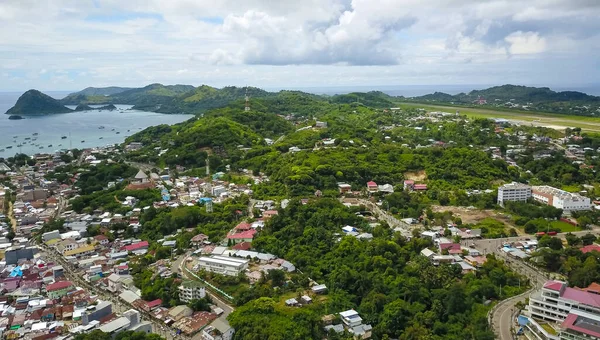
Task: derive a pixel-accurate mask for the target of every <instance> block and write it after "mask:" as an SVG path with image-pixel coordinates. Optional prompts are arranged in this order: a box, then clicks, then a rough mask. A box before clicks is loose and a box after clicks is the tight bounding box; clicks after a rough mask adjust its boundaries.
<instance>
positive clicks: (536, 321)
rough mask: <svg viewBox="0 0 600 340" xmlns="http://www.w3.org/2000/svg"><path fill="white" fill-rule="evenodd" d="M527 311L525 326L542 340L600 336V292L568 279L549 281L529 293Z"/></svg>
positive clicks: (581, 338) (577, 339)
mask: <svg viewBox="0 0 600 340" xmlns="http://www.w3.org/2000/svg"><path fill="white" fill-rule="evenodd" d="M524 314H525V317H526V318H527V319H528V323H527V324H526V326H525V327H526V329H527V330H528V331H530V332H531V333H532V334H534V335H535V336H536V337H537V338H540V339H549V340H559V339H560V340H583V339H586V340H590V339H600V295H598V294H595V293H593V292H591V291H588V290H583V289H579V288H571V287H568V286H567V283H565V282H561V281H548V282H546V283H545V284H544V286H543V287H542V289H541V291H537V292H534V293H532V294H531V295H530V296H529V305H528V306H527V309H526V311H525V312H524ZM549 328H553V329H554V330H555V332H548V329H549Z"/></svg>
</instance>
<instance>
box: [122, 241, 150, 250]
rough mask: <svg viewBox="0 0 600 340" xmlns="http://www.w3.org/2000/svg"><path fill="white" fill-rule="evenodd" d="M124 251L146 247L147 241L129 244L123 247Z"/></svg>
mask: <svg viewBox="0 0 600 340" xmlns="http://www.w3.org/2000/svg"><path fill="white" fill-rule="evenodd" d="M123 249H125V250H126V251H136V250H139V249H148V241H141V242H138V243H134V244H130V245H128V246H125V247H123Z"/></svg>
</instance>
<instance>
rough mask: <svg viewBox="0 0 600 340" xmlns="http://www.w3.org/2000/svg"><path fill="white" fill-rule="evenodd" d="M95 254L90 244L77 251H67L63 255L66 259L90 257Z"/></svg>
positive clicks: (94, 249)
mask: <svg viewBox="0 0 600 340" xmlns="http://www.w3.org/2000/svg"><path fill="white" fill-rule="evenodd" d="M95 252H96V248H95V247H94V246H93V245H91V244H90V245H87V246H83V247H79V248H77V249H73V250H69V251H67V252H65V253H64V255H65V257H67V256H75V257H79V256H85V255H91V254H93V253H95Z"/></svg>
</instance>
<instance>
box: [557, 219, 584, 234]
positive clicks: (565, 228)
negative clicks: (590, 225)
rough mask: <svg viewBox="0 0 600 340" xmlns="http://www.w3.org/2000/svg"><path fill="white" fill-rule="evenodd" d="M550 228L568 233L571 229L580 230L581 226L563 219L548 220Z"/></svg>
mask: <svg viewBox="0 0 600 340" xmlns="http://www.w3.org/2000/svg"><path fill="white" fill-rule="evenodd" d="M550 229H554V230H556V229H558V230H560V232H561V233H569V232H572V231H579V230H581V228H579V227H577V226H576V225H572V224H570V223H567V222H563V221H552V222H550Z"/></svg>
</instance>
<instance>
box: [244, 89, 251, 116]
mask: <svg viewBox="0 0 600 340" xmlns="http://www.w3.org/2000/svg"><path fill="white" fill-rule="evenodd" d="M245 98H246V105H245V106H244V111H246V112H248V111H250V97H248V86H246V96H245Z"/></svg>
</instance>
